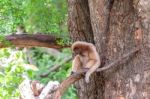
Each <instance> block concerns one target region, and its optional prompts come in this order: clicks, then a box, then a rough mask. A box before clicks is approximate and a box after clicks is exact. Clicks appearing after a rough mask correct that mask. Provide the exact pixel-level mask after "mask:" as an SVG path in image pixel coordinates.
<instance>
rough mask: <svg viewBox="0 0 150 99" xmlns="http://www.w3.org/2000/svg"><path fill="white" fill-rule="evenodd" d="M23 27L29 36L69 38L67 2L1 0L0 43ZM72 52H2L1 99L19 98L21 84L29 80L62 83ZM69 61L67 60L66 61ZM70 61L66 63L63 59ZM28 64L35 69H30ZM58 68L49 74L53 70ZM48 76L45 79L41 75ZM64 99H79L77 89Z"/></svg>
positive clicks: (39, 49)
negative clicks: (49, 35)
mask: <svg viewBox="0 0 150 99" xmlns="http://www.w3.org/2000/svg"><path fill="white" fill-rule="evenodd" d="M18 26H23V27H24V28H25V30H26V32H27V33H30V34H32V33H43V34H44V33H45V34H55V35H58V36H63V37H64V39H65V38H68V31H67V0H0V41H1V40H2V39H3V36H4V35H8V34H12V33H15V32H16V28H17V27H18ZM70 56H71V52H70V49H67V48H66V49H61V50H56V49H46V48H30V49H23V50H18V49H16V48H3V49H0V86H1V87H0V99H18V97H19V91H18V85H19V84H20V83H21V82H22V81H23V80H24V79H26V78H29V79H31V80H39V81H40V82H41V83H43V84H47V82H48V81H50V80H51V81H59V82H61V81H62V80H64V79H65V78H66V77H67V76H68V75H69V74H70V67H71V61H70V59H69V58H70ZM66 58H67V59H66ZM65 59H66V60H67V61H66V62H65V61H64V60H65ZM27 64H30V65H33V66H36V67H37V69H38V70H36V71H35V70H34V69H30V68H28V67H27ZM57 65H59V67H58V68H57V69H55V70H53V71H49V70H50V68H51V67H53V66H57ZM44 73H46V76H42V75H44ZM63 98H64V99H76V98H77V97H76V91H75V89H74V87H71V88H69V90H68V91H67V92H66V94H65V96H64V97H63Z"/></svg>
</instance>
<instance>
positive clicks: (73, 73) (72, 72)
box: [70, 71, 79, 76]
mask: <svg viewBox="0 0 150 99" xmlns="http://www.w3.org/2000/svg"><path fill="white" fill-rule="evenodd" d="M70 75H73V76H77V75H79V73H78V72H74V71H71V74H70Z"/></svg>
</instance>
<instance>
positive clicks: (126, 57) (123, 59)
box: [54, 47, 140, 99]
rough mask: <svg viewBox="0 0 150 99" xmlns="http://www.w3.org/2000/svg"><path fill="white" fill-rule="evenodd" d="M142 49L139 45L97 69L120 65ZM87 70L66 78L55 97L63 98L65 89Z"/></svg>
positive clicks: (101, 69) (99, 70)
mask: <svg viewBox="0 0 150 99" xmlns="http://www.w3.org/2000/svg"><path fill="white" fill-rule="evenodd" d="M139 50H140V48H139V47H136V48H134V49H132V50H131V51H130V52H128V53H126V54H124V55H123V56H122V57H121V58H118V59H117V60H115V61H114V62H112V63H110V64H108V65H106V66H104V67H102V68H99V69H97V72H102V71H105V70H107V69H110V68H112V67H113V66H118V65H119V64H122V63H123V62H125V61H127V60H128V59H129V57H130V56H131V55H134V54H135V53H136V52H138V51H139ZM85 72H87V69H84V70H83V71H82V72H80V73H79V74H77V75H76V76H75V75H70V76H69V77H68V78H67V79H66V80H64V81H63V82H62V83H61V85H60V86H59V88H58V89H57V91H56V93H55V96H54V99H61V97H62V95H63V93H64V92H65V90H66V89H67V88H68V87H69V86H70V85H71V84H73V83H75V82H76V81H78V80H80V79H81V78H82V77H83V74H84V73H85Z"/></svg>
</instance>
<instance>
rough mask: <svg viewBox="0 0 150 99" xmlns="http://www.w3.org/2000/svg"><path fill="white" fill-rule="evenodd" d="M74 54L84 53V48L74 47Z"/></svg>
mask: <svg viewBox="0 0 150 99" xmlns="http://www.w3.org/2000/svg"><path fill="white" fill-rule="evenodd" d="M73 54H74V55H81V54H82V50H81V49H80V48H74V49H73Z"/></svg>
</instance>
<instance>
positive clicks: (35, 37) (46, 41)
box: [0, 34, 69, 49]
mask: <svg viewBox="0 0 150 99" xmlns="http://www.w3.org/2000/svg"><path fill="white" fill-rule="evenodd" d="M5 38H6V40H8V41H10V42H11V43H12V44H13V45H15V46H16V47H35V46H36V47H48V48H56V49H58V48H63V47H69V45H64V46H61V45H59V44H58V42H59V40H61V39H63V38H59V37H56V36H53V35H46V34H13V35H8V36H6V37H5ZM10 46H11V45H5V44H3V43H2V42H0V48H3V47H10Z"/></svg>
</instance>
